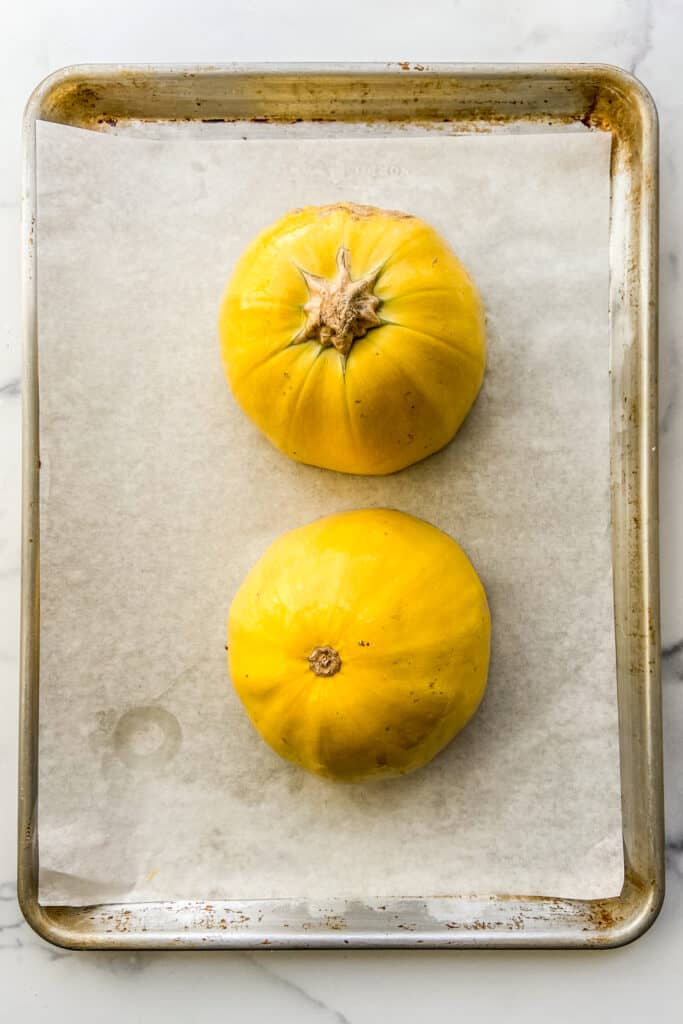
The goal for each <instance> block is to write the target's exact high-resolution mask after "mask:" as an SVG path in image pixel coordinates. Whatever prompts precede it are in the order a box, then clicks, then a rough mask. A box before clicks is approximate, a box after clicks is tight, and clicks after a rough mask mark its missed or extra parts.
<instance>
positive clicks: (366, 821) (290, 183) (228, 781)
mask: <svg viewBox="0 0 683 1024" xmlns="http://www.w3.org/2000/svg"><path fill="white" fill-rule="evenodd" d="M609 146H610V140H609V138H608V137H607V136H605V135H603V134H601V133H595V134H591V133H585V134H569V133H567V134H560V135H556V134H552V135H549V134H545V135H529V136H517V137H505V136H495V137H488V136H479V137H467V138H462V137H461V138H454V137H444V136H434V137H424V138H413V137H407V138H401V137H394V138H383V139H375V140H373V139H369V138H368V139H355V140H353V143H352V144H349V140H339V139H337V140H331V139H328V140H321V139H317V140H316V139H311V140H306V141H303V140H299V141H291V140H288V141H286V140H277V141H274V140H271V141H263V140H258V141H253V140H249V141H241V140H235V141H206V140H191V139H186V140H185V141H182V140H174V141H166V140H164V141H142V140H138V139H131V138H126V137H115V136H105V135H101V134H98V133H90V132H85V131H81V130H78V129H72V128H64V127H59V126H55V125H50V124H45V125H40V126H39V152H38V174H39V177H38V181H39V214H38V245H39V250H38V253H39V266H38V274H39V277H38V280H39V287H40V305H39V331H40V333H39V345H40V452H41V459H42V471H41V595H40V599H41V729H40V813H39V821H40V858H41V887H40V895H41V899H42V900H43V901H46V902H55V903H72V904H79V903H89V902H91V901H94V900H102V901H108V900H114V899H124V898H136V899H146V898H149V899H159V898H174V897H185V898H189V897H198V898H204V897H206V898H208V897H214V898H220V897H229V898H233V899H237V898H240V897H244V898H257V897H280V896H282V897H309V898H312V899H320V900H324V899H326V898H328V897H349V898H354V899H364V898H366V897H389V896H400V895H406V896H426V895H437V894H441V895H443V894H449V893H472V892H476V893H515V894H519V893H523V894H545V895H557V896H567V897H570V896H574V897H594V896H610V895H615V894H617V893H618V892H619V890H620V888H621V884H622V878H623V863H622V852H621V817H620V795H619V766H618V737H617V709H616V690H615V655H614V639H613V618H612V598H611V569H610V537H609V509H608V475H609V451H608V335H607V284H608V281H607V279H608V257H607V239H608V194H609V176H608V163H609ZM337 200H353V201H357V202H361V203H374V204H376V205H380V206H387V207H393V208H399V209H401V208H403V209H406V210H409V211H411V212H413V213H415V214H417V215H419V216H421V217H424V218H425V219H426V220H428V221H430V222H431V223H432V224H433V225H434V226H435V227H436V228H437V229H438V230H439V231H440V232H442V233H443V235H444V236H445V237H446V238H447V239H448V240H449V241H450V243H451V244H452V246H453V247H454V248H455V250H456V251H457V252H458V253H459V255H460V257H461V258H462V260H463V261H464V263H465V265H466V266H467V267H468V268H469V270H470V272H471V273H472V275H473V276H474V278H475V280H476V281H477V283H478V285H479V287H480V288H481V291H482V294H483V297H484V300H485V303H486V307H487V314H488V337H489V345H490V353H489V364H488V370H487V374H486V380H485V384H484V388H483V391H482V394H481V396H480V398H479V400H478V402H477V404H476V406H475V408H474V410H473V412H472V413H471V415H470V417H469V419H468V420H467V422H466V424H465V425H464V427H463V428H462V430H461V432H460V434H459V436H458V437H457V439H456V440H455V442H454V443H453V444H451V445H450V446H449V447H448V448H447V449H446V450H445V451H443V452H442V453H440V454H438V455H436V456H434V457H432V458H430V459H428V460H427V461H425V462H422V463H420V464H419V465H417V466H414V467H412V468H410V469H407V470H405V471H404V472H401V473H398V474H396V475H394V476H391V477H387V478H383V479H382V478H376V479H367V478H360V477H350V476H343V475H339V474H334V473H330V472H325V471H321V470H317V469H313V468H307V467H304V466H300V465H297V464H295V463H294V462H291V461H289V460H288V459H287V458H285V457H284V456H283V455H281V454H279V453H278V452H277V451H275V450H274V449H273V448H271V446H270V445H269V444H268V442H266V441H265V440H264V439H263V438H262V437H261V436H260V435H259V434H258V432H257V431H256V429H255V428H254V427H253V426H252V425H251V424H250V423H249V422H248V421H247V419H246V418H245V417H244V416H243V415H242V413H241V412H240V411H239V409H238V407H237V405H236V404H235V402H234V401H233V400H232V398H231V395H230V393H229V391H228V388H227V385H226V383H225V381H224V378H223V373H222V369H221V366H220V361H219V355H218V346H217V339H216V313H217V307H218V303H219V299H220V296H221V293H222V290H223V287H224V285H225V282H226V280H227V278H228V276H229V274H230V272H231V270H232V267H233V264H234V262H235V260H236V258H237V257H238V255H239V254H240V252H241V250H242V249H243V247H244V246H245V244H246V243H247V242H248V241H249V240H250V239H251V238H252V237H253V235H254V234H255V233H256V232H257V231H258V230H259V229H260V228H262V227H263V226H265V225H267V224H269V223H270V222H271V221H273V220H275V219H276V218H277V217H279V216H280V215H281V214H283V213H284V212H285V211H287V210H288V209H290V208H291V207H295V206H300V205H305V204H308V203H330V202H334V201H337ZM368 505H379V506H393V507H396V508H400V509H404V510H405V511H408V512H411V513H414V514H415V515H418V516H422V517H423V518H425V519H427V520H429V521H430V522H433V523H435V524H436V525H437V526H440V527H441V528H443V529H444V530H446V531H447V532H448V533H450V534H451V535H452V536H454V537H455V538H457V539H458V540H459V541H460V543H461V544H462V545H463V546H464V548H465V550H466V551H467V552H468V553H469V555H470V557H471V558H472V560H473V562H474V564H475V566H476V567H477V569H478V571H479V572H480V574H481V576H482V579H483V581H484V584H485V586H486V588H487V591H488V595H489V599H490V603H491V609H492V617H493V651H492V661H491V672H490V682H489V689H488V695H487V697H486V699H485V702H484V704H483V706H482V708H481V710H480V711H479V713H478V714H477V716H476V717H475V719H474V720H473V721H472V723H471V725H470V726H469V727H468V728H467V729H466V730H465V732H464V733H463V734H461V736H460V737H459V738H457V739H456V740H455V742H454V743H453V744H452V745H451V746H450V747H449V748H448V749H447V750H446V751H445V752H444V753H443V754H442V755H441V756H440V757H438V758H437V760H436V761H434V762H433V763H432V765H431V766H429V767H427V768H426V769H424V770H422V771H420V772H417V773H416V774H414V775H413V776H410V777H408V778H405V779H402V780H397V781H385V782H382V783H375V784H373V785H363V786H348V787H347V786H343V785H341V786H340V785H335V784H334V783H331V782H327V781H324V780H321V779H318V778H315V777H313V776H309V775H307V774H306V773H304V772H303V771H301V770H299V769H298V768H295V767H293V766H291V765H289V764H287V763H285V762H283V761H281V760H280V759H279V758H278V757H277V756H276V755H275V754H273V753H272V752H271V751H270V750H269V749H268V748H267V747H266V746H265V745H264V743H263V742H262V741H261V740H260V739H259V738H258V736H257V735H256V733H255V732H254V731H253V730H252V728H251V726H250V725H249V723H248V721H247V719H246V716H245V715H244V713H243V711H242V709H241V706H240V704H239V702H238V700H237V698H236V696H235V694H234V692H233V691H232V688H231V685H230V683H229V679H228V676H227V670H226V664H225V650H224V644H225V633H224V630H225V618H226V613H227V609H228V606H229V603H230V601H231V599H232V597H233V595H234V593H235V591H236V589H237V587H238V586H239V584H240V581H241V580H242V578H243V577H244V575H245V573H246V572H247V570H248V569H249V567H250V566H251V565H252V564H253V562H254V561H255V560H256V559H257V558H258V557H259V555H260V554H261V553H262V552H263V550H264V549H265V548H266V546H267V545H268V544H269V543H270V542H271V541H272V540H273V539H274V538H275V537H276V536H278V535H279V534H280V533H282V532H283V531H284V530H287V529H289V528H291V527H294V526H296V525H299V524H301V523H305V522H308V521H309V520H311V519H313V518H315V517H317V516H320V515H323V514H326V513H329V512H332V511H336V510H340V509H345V508H353V507H362V506H368Z"/></svg>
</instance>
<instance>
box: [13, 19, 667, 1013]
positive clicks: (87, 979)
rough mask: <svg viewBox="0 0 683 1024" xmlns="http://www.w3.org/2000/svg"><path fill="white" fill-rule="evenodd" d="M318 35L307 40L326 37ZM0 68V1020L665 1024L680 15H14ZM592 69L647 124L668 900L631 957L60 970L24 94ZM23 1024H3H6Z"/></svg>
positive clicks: (161, 964)
mask: <svg viewBox="0 0 683 1024" xmlns="http://www.w3.org/2000/svg"><path fill="white" fill-rule="evenodd" d="M327 19H329V24H330V25H333V30H330V28H329V27H326V21H327ZM3 22H4V24H3V28H4V32H3V38H2V40H1V41H0V55H1V56H2V61H1V64H0V66H2V68H3V88H2V90H1V91H0V115H1V116H0V133H1V136H0V138H1V142H2V144H1V145H0V237H2V239H3V242H4V243H5V244H3V245H2V247H0V261H1V262H0V437H1V438H2V444H0V684H1V685H0V709H1V714H0V816H1V820H2V822H3V824H4V828H3V830H2V833H1V835H0V986H1V987H2V992H3V997H2V1002H3V1004H4V1008H5V1011H6V1014H7V1019H8V1020H18V1019H22V1020H24V1021H40V1020H44V1019H55V1020H56V1021H61V1020H67V1019H71V1020H86V1019H90V1018H91V1017H92V1016H93V1015H94V1016H95V1018H96V1019H97V1020H99V1021H109V1020H111V1021H118V1020H120V1019H126V1020H129V1021H142V1020H145V1021H169V1022H171V1021H185V1020H187V1019H188V1018H189V1019H192V1016H194V1015H201V1019H203V1020H214V1019H221V1020H239V1021H240V1022H249V1021H268V1020H271V1019H274V1018H275V1016H276V1014H277V1016H278V1019H279V1020H281V1021H289V1020H291V1021H297V1022H299V1024H305V1022H307V1021H311V1022H314V1021H315V1022H319V1024H323V1022H327V1021H329V1022H335V1021H336V1022H337V1024H344V1022H350V1024H366V1022H367V1024H370V1022H373V1024H374V1022H375V1021H376V1020H377V1019H380V1018H383V1019H387V1020H391V1021H392V1022H397V1024H398V1022H401V1021H411V1022H412V1021H414V1020H415V1019H416V1017H417V1018H419V1019H424V1018H426V1017H427V1016H428V1015H430V1014H431V1016H432V1017H434V1018H437V1017H438V1016H440V1015H441V1014H445V1013H446V1012H447V1011H453V1010H457V1012H459V1013H460V1014H461V1015H463V1016H465V1017H468V1016H469V1017H474V1018H475V1019H477V1020H490V1021H497V1020H505V1021H516V1020H524V1021H529V1022H532V1021H545V1020H546V1019H548V1017H549V1016H550V1017H551V1019H553V1020H554V1021H558V1022H562V1021H574V1020H576V1019H579V1018H582V1019H585V1020H589V1021H591V1020H595V1021H597V1020H600V1021H603V1020H615V1021H618V1020H626V1021H631V1020H634V1021H635V1020H640V1019H642V1018H644V1017H645V1016H648V1017H649V1016H650V1015H654V1014H655V1013H658V1014H662V1013H666V1012H667V1011H669V1010H670V1011H671V1012H673V1009H674V1007H675V1006H677V1005H679V1004H680V980H679V975H680V964H681V959H682V957H683V916H682V911H683V527H682V526H681V516H680V508H681V507H683V394H682V393H681V369H682V367H681V362H682V360H683V337H682V336H681V333H680V327H679V320H678V317H677V316H676V312H677V310H679V309H680V305H681V299H682V292H681V283H680V275H681V264H682V258H683V251H682V248H683V243H682V241H681V240H682V239H683V99H682V98H681V97H682V96H683V91H682V90H681V71H680V41H681V39H682V38H683V3H681V0H629V2H625V0H574V3H571V4H567V3H564V4H560V3H557V2H552V3H549V4H543V5H540V4H537V3H535V2H532V0H516V2H515V3H512V2H508V3H501V2H499V0H425V2H424V3H419V4H414V3H408V2H407V0H377V2H376V3H375V4H370V3H367V2H363V0H347V2H346V4H344V5H339V4H332V3H330V2H326V0H296V2H295V3H293V4H290V5H287V4H283V3H282V2H281V0H254V2H253V3H251V4H248V3H244V2H241V0H224V2H222V3H221V2H219V0H196V2H195V3H193V4H187V3H180V2H179V0H167V2H166V3H165V4H163V5H162V4H160V3H156V2H155V3H152V2H150V0H148V2H147V3H144V2H143V3H140V2H137V3H136V2H133V0H117V2H116V3H114V2H113V0H100V2H99V3H98V4H97V5H95V4H94V3H92V0H62V2H61V3H59V4H52V3H50V2H49V0H33V2H32V3H30V4H23V5H20V4H13V5H11V7H10V9H9V10H7V11H4V16H3ZM408 58H409V59H411V60H424V61H430V60H431V61H458V60H461V61H597V62H606V63H613V64H618V65H621V66H622V67H625V68H628V69H629V70H630V71H632V72H634V73H635V74H636V75H638V77H639V78H641V79H642V81H643V82H644V83H645V84H646V85H647V87H648V88H649V89H650V91H651V92H652V94H653V96H654V99H655V102H656V103H657V106H658V109H659V115H660V122H661V137H662V139H661V145H662V153H661V155H662V160H661V304H660V310H661V315H660V324H661V328H660V339H661V345H660V351H661V356H660V367H661V369H660V379H661V394H660V402H661V406H660V429H661V439H660V466H661V496H660V502H661V539H662V601H663V606H662V626H663V644H664V666H663V667H664V729H665V768H666V805H667V896H666V901H665V905H664V909H663V911H662V913H661V916H660V918H659V920H658V921H657V922H656V924H655V925H654V927H653V928H652V929H651V930H650V932H648V933H647V934H646V935H645V936H644V937H643V938H642V939H640V940H639V941H638V942H636V943H635V944H633V945H631V946H629V947H627V948H625V949H621V950H609V951H603V952H600V953H596V952H573V953H566V952H565V953H557V952H554V953H550V952H537V953H536V952H530V953H522V952H507V953H505V952H494V951H490V952H462V951H458V952H427V951H424V952H402V953H398V952H355V951H350V952H345V953H330V952H327V953H308V952H306V953H255V954H251V953H232V954H223V953H205V952H199V953H139V954H138V953H136V954H127V953H89V954H81V953H72V952H67V951H65V950H60V949H56V948H54V947H52V946H50V945H48V944H47V943H45V942H43V941H41V940H40V939H39V938H37V936H35V935H34V934H33V933H32V932H31V931H30V929H29V928H28V926H27V925H26V924H25V923H24V922H23V920H22V918H21V914H20V912H19V909H18V907H17V903H16V899H15V883H14V877H15V827H14V820H15V807H16V754H17V751H16V732H17V727H16V722H17V710H16V705H17V679H18V625H19V611H18V609H19V493H20V492H19V469H20V404H21V398H20V390H21V385H20V363H21V360H20V309H19V295H20V271H19V194H20V167H21V150H20V119H21V111H22V108H23V105H24V102H25V100H26V98H27V96H28V94H29V92H30V90H31V89H32V87H33V86H34V85H35V84H36V83H37V82H38V81H39V80H40V79H42V78H43V77H44V76H45V75H46V74H48V73H49V72H50V71H52V70H54V69H55V68H57V67H60V66H63V65H65V64H72V63H79V62H94V61H144V62H147V61H167V62H173V61H199V62H206V63H211V62H219V61H229V60H238V59H252V60H273V59H281V60H285V59H290V60H311V59H316V60H328V61H333V60H384V59H387V60H389V59H391V60H396V59H408ZM20 1014H21V1018H20Z"/></svg>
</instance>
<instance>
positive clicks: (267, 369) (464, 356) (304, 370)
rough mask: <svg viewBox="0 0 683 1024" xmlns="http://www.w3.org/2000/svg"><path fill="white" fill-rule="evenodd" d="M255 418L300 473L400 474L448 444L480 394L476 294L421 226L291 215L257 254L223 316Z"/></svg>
mask: <svg viewBox="0 0 683 1024" xmlns="http://www.w3.org/2000/svg"><path fill="white" fill-rule="evenodd" d="M219 333H220V340H221V350H222V356H223V362H224V365H225V368H226V372H227V375H228V379H229V381H230V385H231V387H232V391H233V393H234V395H235V397H236V399H237V401H238V402H239V404H240V405H241V407H242V408H243V410H244V411H245V412H246V414H247V415H248V416H249V417H250V419H251V420H253V422H254V423H255V424H256V425H257V426H258V427H259V428H260V429H261V430H262V431H263V433H264V434H265V435H266V437H268V438H269V440H270V441H272V443H273V444H274V445H276V447H277V448H279V449H280V450H281V451H283V452H285V453H286V454H287V455H289V456H291V457H292V458H293V459H296V460H298V461H300V462H306V463H309V464H311V465H314V466H321V467H323V468H326V469H334V470H339V471H341V472H344V473H363V474H381V473H393V472H394V471H396V470H399V469H403V468H404V467H405V466H409V465H411V464H412V463H414V462H417V461H418V460H419V459H423V458H425V457H426V456H427V455H431V454H432V452H435V451H438V449H439V448H442V447H443V446H444V445H445V444H447V443H448V442H449V441H450V440H451V438H452V437H453V436H454V434H455V433H456V431H457V430H458V428H459V426H460V424H461V423H462V421H463V420H464V418H465V416H466V415H467V413H468V412H469V409H470V407H471V406H472V403H473V402H474V399H475V398H476V396H477V393H478V391H479V388H480V386H481V382H482V378H483V374H484V364H485V358H486V347H485V336H484V317H483V310H482V305H481V302H480V300H479V296H478V294H477V291H476V289H475V287H474V285H473V283H472V281H471V280H470V278H469V277H468V275H467V273H466V271H465V269H464V268H463V266H462V264H461V263H460V262H459V260H458V259H457V258H456V256H455V255H454V254H453V252H452V251H451V250H450V248H449V247H448V245H447V244H446V242H445V241H444V240H443V239H442V238H441V237H440V236H439V235H438V234H437V232H436V231H435V230H434V229H433V228H431V227H430V226H429V225H428V224H425V223H424V221H422V220H420V219H419V218H417V217H412V216H410V215H409V214H405V213H398V212H396V211H393V210H380V209H377V208H375V207H371V206H357V205H354V204H351V203H340V204H337V205H334V206H321V207H307V208H306V209H303V210H295V211H293V212H291V213H288V214H287V215H286V216H284V217H283V218H282V219H281V220H279V221H278V222H277V223H276V224H274V225H273V226H272V227H270V228H267V229H266V230H265V231H263V232H262V233H261V234H260V235H259V236H258V237H257V238H256V239H255V240H254V241H253V242H252V243H251V245H250V246H249V247H248V248H247V250H246V251H245V253H244V254H243V256H242V257H241V259H240V260H239V262H238V264H237V267H236V268H235V271H234V274H233V276H232V279H231V281H230V283H229V285H228V288H227V291H226V293H225V296H224V298H223V302H222V305H221V311H220V321H219Z"/></svg>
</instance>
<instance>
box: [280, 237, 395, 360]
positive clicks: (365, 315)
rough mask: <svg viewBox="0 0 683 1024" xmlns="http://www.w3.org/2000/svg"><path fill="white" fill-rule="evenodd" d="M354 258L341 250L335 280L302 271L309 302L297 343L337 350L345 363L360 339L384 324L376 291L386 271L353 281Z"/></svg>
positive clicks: (305, 308)
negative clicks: (314, 342) (317, 343)
mask: <svg viewBox="0 0 683 1024" xmlns="http://www.w3.org/2000/svg"><path fill="white" fill-rule="evenodd" d="M350 256H351V254H350V252H349V250H348V249H346V248H345V247H344V246H340V247H339V249H338V250H337V273H336V274H335V276H334V277H333V278H331V279H328V278H326V277H318V276H317V275H316V274H309V273H308V271H306V270H303V269H301V268H299V269H300V272H301V275H302V277H303V279H304V281H305V282H306V285H307V287H308V302H307V303H306V304H305V306H304V307H303V310H304V313H305V314H306V323H305V324H304V326H303V327H302V329H301V330H300V331H299V333H298V334H297V336H296V338H295V339H294V341H295V342H299V341H309V340H310V339H314V340H315V341H317V342H319V343H320V344H321V345H322V346H323V348H325V347H327V346H334V348H336V350H337V351H338V352H340V353H341V355H342V356H343V358H344V361H345V360H346V356H347V355H348V353H349V350H350V348H351V346H352V345H353V343H354V341H355V340H356V338H362V337H364V335H366V334H367V333H368V331H369V330H371V329H372V328H373V327H380V326H381V324H382V320H380V318H379V317H378V316H377V310H378V308H379V306H380V299H378V298H377V296H376V295H375V294H374V293H373V291H372V289H373V288H374V286H375V284H376V283H377V278H378V277H379V275H380V271H381V269H382V268H381V267H378V268H377V269H376V270H373V271H371V273H369V274H366V275H365V277H359V278H358V280H357V281H353V280H352V279H351V269H350Z"/></svg>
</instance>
